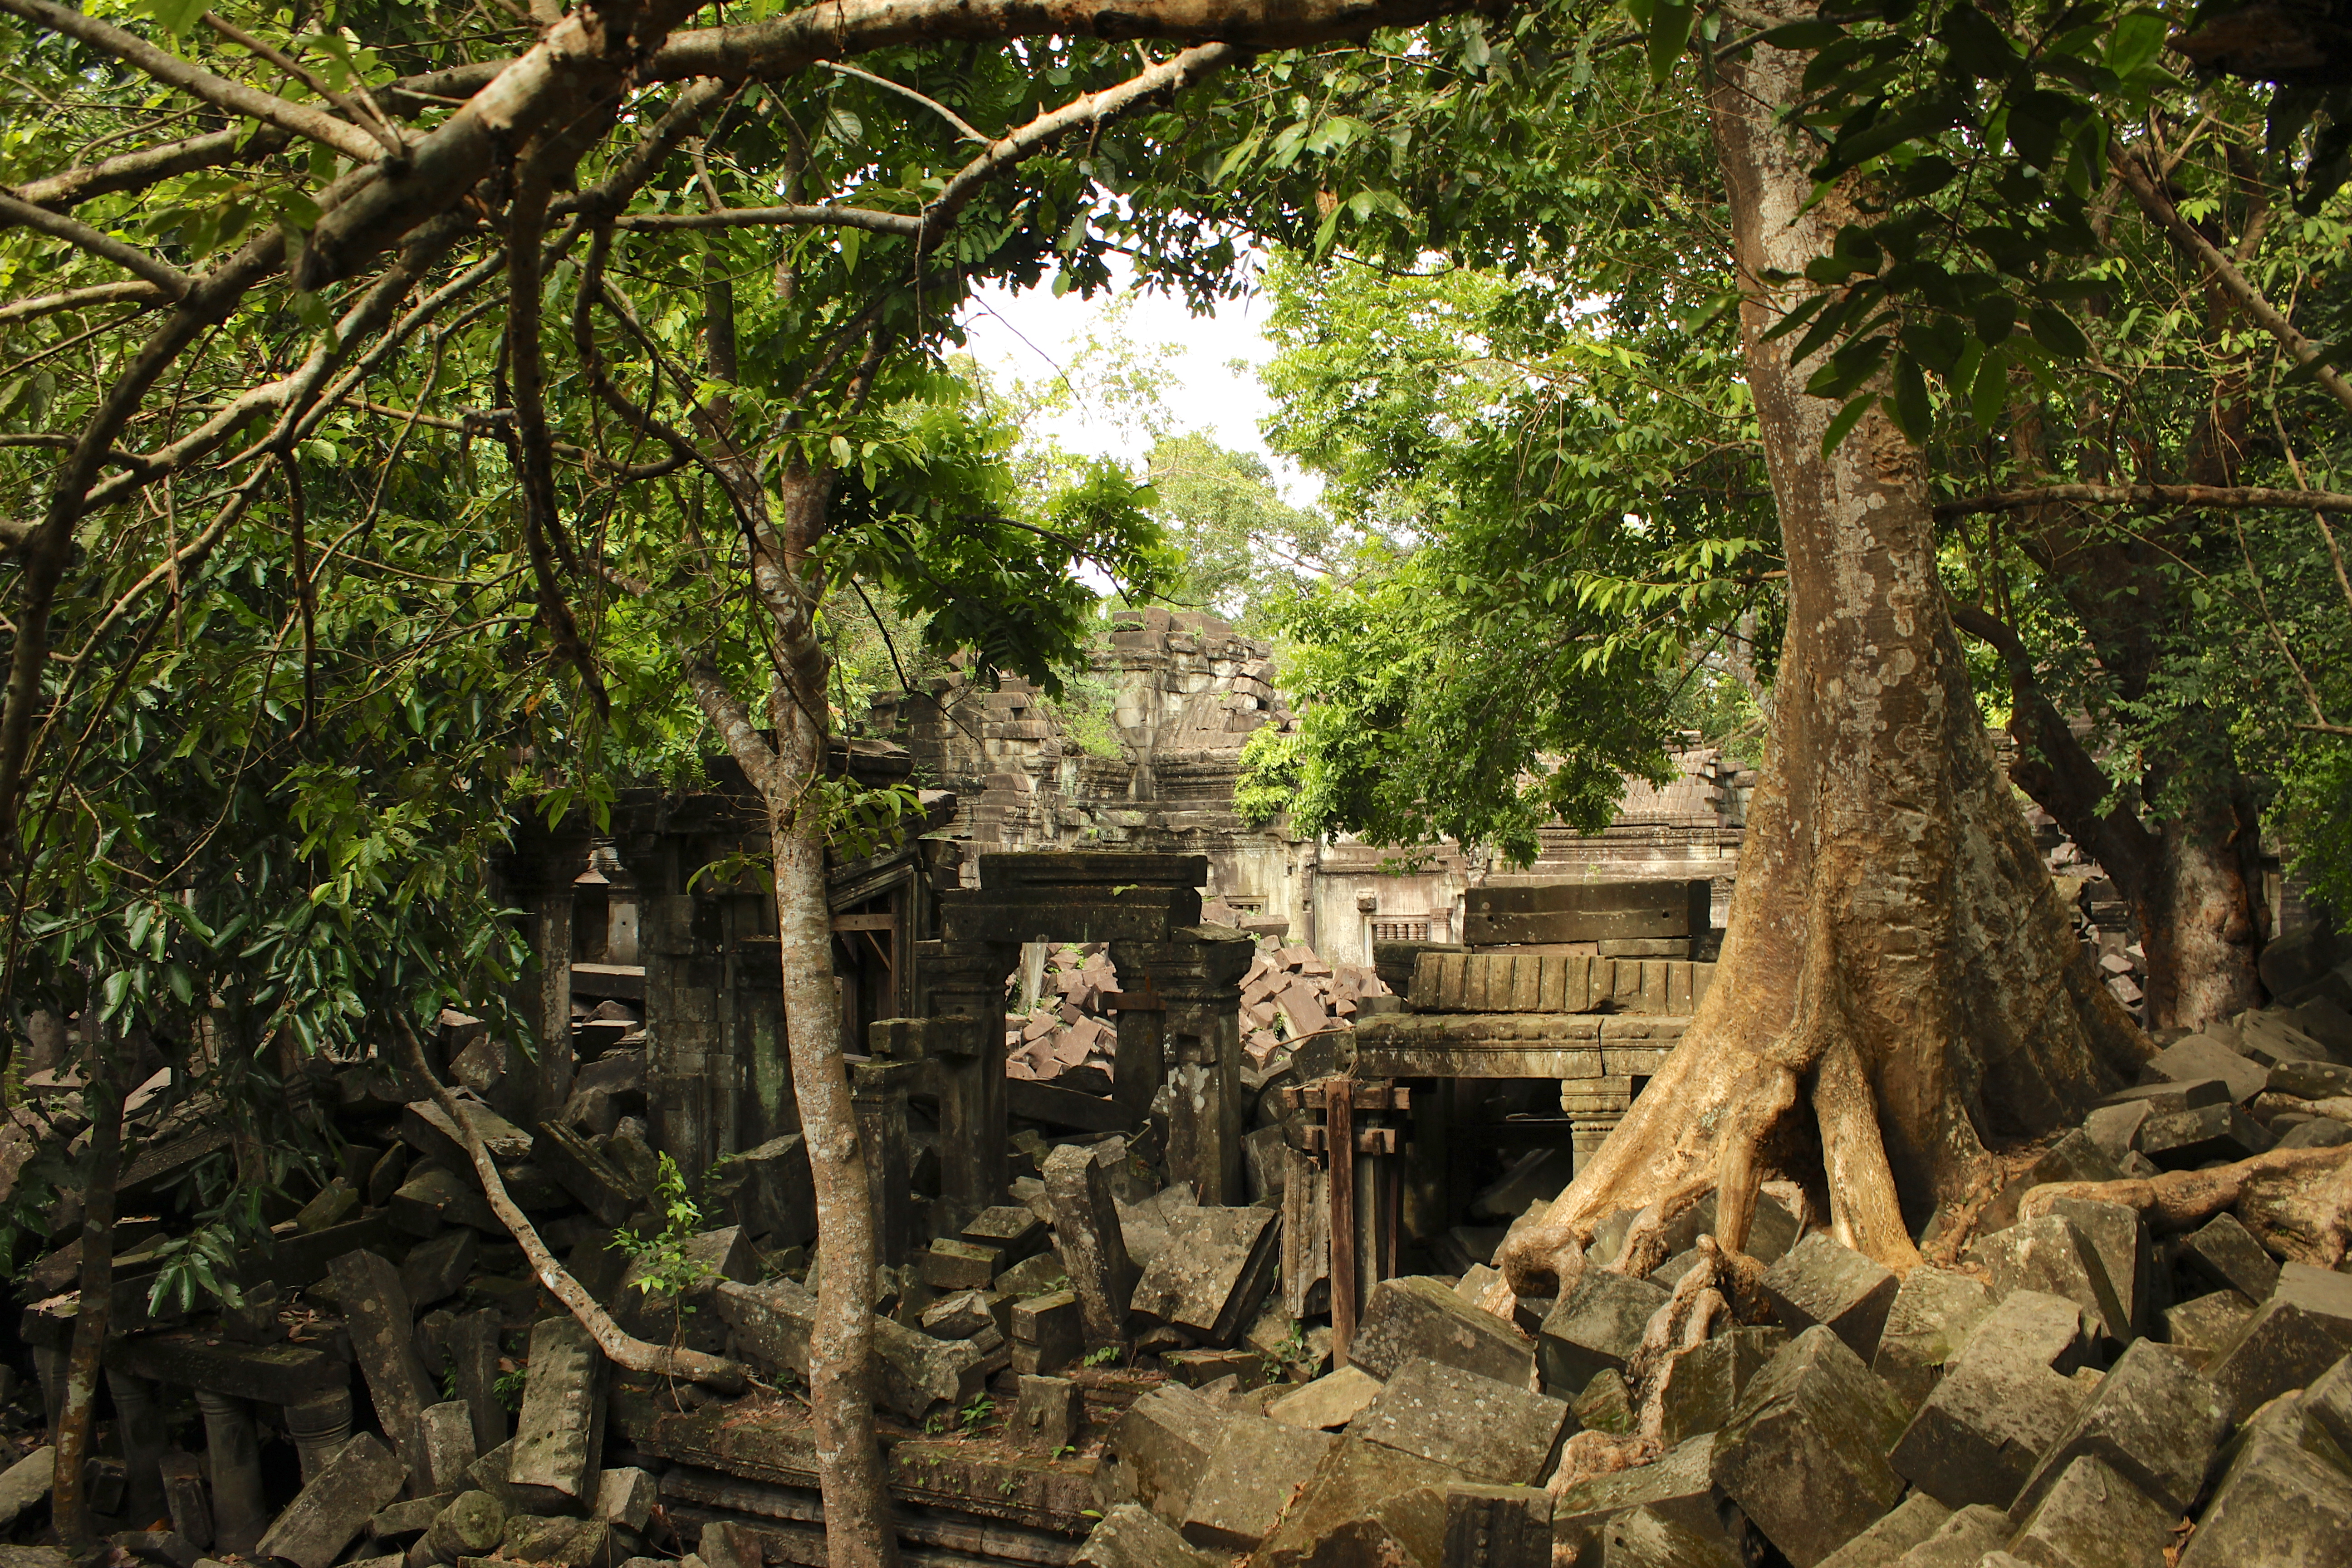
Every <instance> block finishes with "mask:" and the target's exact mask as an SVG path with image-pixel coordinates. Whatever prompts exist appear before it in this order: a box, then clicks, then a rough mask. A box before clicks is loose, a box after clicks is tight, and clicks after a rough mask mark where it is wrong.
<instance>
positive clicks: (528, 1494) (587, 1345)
mask: <svg viewBox="0 0 2352 1568" xmlns="http://www.w3.org/2000/svg"><path fill="white" fill-rule="evenodd" d="M605 1367H606V1363H605V1361H604V1352H602V1351H600V1350H598V1349H597V1348H596V1342H595V1341H593V1340H592V1339H590V1338H589V1337H588V1331H587V1330H586V1329H584V1328H583V1327H582V1326H581V1325H580V1323H579V1321H577V1320H576V1319H574V1318H572V1317H570V1316H569V1315H566V1316H564V1317H561V1318H543V1319H541V1321H539V1322H538V1323H536V1324H534V1325H532V1328H531V1331H530V1377H529V1379H528V1380H527V1381H526V1382H525V1383H524V1384H523V1390H522V1411H521V1413H520V1415H518V1416H517V1417H516V1418H515V1436H514V1447H512V1449H510V1450H509V1453H508V1456H507V1484H508V1485H509V1486H510V1487H512V1488H513V1489H514V1490H515V1491H516V1493H517V1494H519V1495H520V1496H521V1497H524V1498H527V1499H532V1500H541V1501H543V1503H544V1505H545V1506H547V1507H549V1508H550V1509H556V1508H564V1507H584V1506H585V1505H586V1504H588V1503H590V1502H593V1500H595V1497H596V1477H597V1472H598V1471H599V1470H600V1469H601V1468H603V1466H604V1379H605Z"/></svg>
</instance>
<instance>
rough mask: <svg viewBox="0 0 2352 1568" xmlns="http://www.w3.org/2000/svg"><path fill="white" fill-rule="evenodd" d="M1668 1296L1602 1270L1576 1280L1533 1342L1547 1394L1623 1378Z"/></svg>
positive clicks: (1644, 1281) (1640, 1281)
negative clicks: (1598, 1378)
mask: <svg viewBox="0 0 2352 1568" xmlns="http://www.w3.org/2000/svg"><path fill="white" fill-rule="evenodd" d="M1787 1261H1788V1259H1787V1258H1783V1259H1781V1262H1783V1263H1785V1262H1787ZM1667 1296H1668V1292H1667V1291H1666V1290H1664V1289H1662V1288H1660V1287H1658V1286H1656V1285H1653V1284H1651V1283H1650V1282H1649V1281H1648V1280H1647V1279H1633V1278H1632V1277H1631V1276H1629V1275H1624V1274H1612V1273H1611V1272H1610V1271H1609V1270H1608V1269H1605V1268H1587V1269H1586V1270H1585V1271H1584V1272H1583V1273H1581V1274H1580V1275H1578V1276H1577V1277H1576V1283H1575V1284H1574V1285H1572V1286H1570V1288H1569V1291H1568V1294H1566V1295H1564V1296H1562V1297H1561V1298H1560V1299H1559V1304H1558V1305H1556V1306H1554V1307H1553V1308H1552V1310H1551V1312H1550V1314H1549V1316H1548V1317H1546V1318H1545V1319H1544V1322H1543V1329H1542V1331H1541V1332H1539V1333H1538V1334H1537V1336H1536V1361H1537V1364H1538V1367H1539V1368H1540V1369H1541V1370H1542V1373H1543V1384H1544V1388H1545V1390H1546V1391H1547V1392H1549V1393H1551V1394H1558V1395H1559V1396H1560V1397H1562V1398H1569V1397H1572V1396H1574V1395H1575V1394H1580V1393H1581V1392H1583V1389H1584V1385H1585V1384H1588V1383H1590V1382H1591V1380H1592V1377H1593V1374H1594V1373H1599V1372H1602V1371H1610V1372H1622V1371H1623V1370H1624V1369H1625V1362H1626V1359H1627V1358H1628V1357H1630V1356H1631V1355H1633V1352H1635V1351H1636V1350H1638V1349H1640V1348H1641V1344H1642V1334H1643V1331H1644V1330H1646V1329H1647V1328H1648V1327H1649V1324H1650V1320H1651V1318H1652V1317H1654V1316H1655V1315H1656V1313H1657V1310H1658V1309H1659V1308H1661V1307H1663V1306H1664V1305H1665V1304H1666V1300H1667ZM1487 1316H1489V1317H1491V1316H1492V1314H1491V1313H1490V1314H1487Z"/></svg>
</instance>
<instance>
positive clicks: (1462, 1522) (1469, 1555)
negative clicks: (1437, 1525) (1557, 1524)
mask: <svg viewBox="0 0 2352 1568" xmlns="http://www.w3.org/2000/svg"><path fill="white" fill-rule="evenodd" d="M1444 1561H1445V1568H1453V1565H1454V1564H1455V1563H1465V1564H1471V1565H1474V1568H1551V1494H1550V1493H1549V1492H1547V1491H1545V1490H1544V1489H1543V1488H1541V1487H1498V1486H1470V1485H1458V1486H1450V1487H1447V1488H1446V1489H1445V1559H1444Z"/></svg>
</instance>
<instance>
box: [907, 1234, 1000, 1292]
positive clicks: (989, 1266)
mask: <svg viewBox="0 0 2352 1568" xmlns="http://www.w3.org/2000/svg"><path fill="white" fill-rule="evenodd" d="M1004 1261H1005V1259H1004V1254H1003V1252H1002V1251H1001V1250H999V1249H998V1248H996V1247H982V1246H981V1245H979V1244H977V1243H974V1242H970V1241H966V1240H964V1239H963V1238H962V1237H957V1236H943V1237H938V1238H937V1239H935V1240H934V1241H933V1242H932V1243H931V1246H930V1250H929V1251H928V1252H926V1253H924V1254H923V1283H924V1284H926V1285H929V1287H930V1288H931V1289H934V1290H985V1289H988V1288H989V1287H990V1286H991V1285H992V1284H994V1283H995V1281H996V1273H997V1270H998V1269H999V1268H1002V1267H1003V1264H1004Z"/></svg>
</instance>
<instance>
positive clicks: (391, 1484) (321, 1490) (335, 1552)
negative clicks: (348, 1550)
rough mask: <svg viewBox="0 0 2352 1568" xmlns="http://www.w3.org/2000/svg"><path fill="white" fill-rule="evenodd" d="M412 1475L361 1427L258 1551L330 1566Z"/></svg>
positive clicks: (300, 1566) (303, 1564) (301, 1564)
mask: <svg viewBox="0 0 2352 1568" xmlns="http://www.w3.org/2000/svg"><path fill="white" fill-rule="evenodd" d="M378 1261H382V1260H381V1259H379V1260H378ZM386 1267H387V1268H389V1267H390V1266H389V1265H386ZM407 1479H408V1471H407V1468H406V1467H405V1466H404V1465H402V1464H401V1462H400V1460H399V1459H398V1458H395V1457H394V1455H393V1453H392V1451H391V1450H390V1449H388V1448H386V1447H384V1446H383V1444H382V1443H380V1442H378V1441H377V1440H376V1439H375V1437H374V1436H373V1435H372V1434H369V1433H366V1432H362V1433H361V1434H359V1435H358V1436H355V1437H352V1438H350V1439H349V1440H347V1441H346V1442H345V1443H344V1444H343V1446H342V1447H341V1448H339V1449H337V1450H336V1451H335V1457H334V1458H331V1459H330V1460H328V1461H327V1463H326V1464H325V1466H324V1467H322V1468H320V1471H319V1473H318V1474H317V1475H315V1476H313V1477H311V1478H310V1480H309V1481H308V1482H307V1483H306V1484H305V1485H304V1486H303V1488H302V1489H301V1490H300V1491H299V1492H297V1493H296V1494H295V1496H294V1500H293V1501H292V1502H290V1503H289V1504H288V1505H287V1506H286V1510H285V1511H284V1512H283V1513H280V1514H279V1515H278V1520H277V1522H276V1523H274V1524H272V1525H271V1526H270V1527H269V1529H268V1531H267V1532H266V1533H264V1534H263V1536H262V1538H261V1543H260V1544H259V1545H258V1546H257V1547H256V1548H255V1553H256V1555H257V1556H262V1557H282V1558H284V1559H285V1560H286V1561H287V1562H289V1563H293V1564H295V1568H329V1565H330V1564H331V1563H333V1562H334V1561H335V1559H337V1558H338V1557H340V1556H341V1555H342V1552H343V1548H344V1547H346V1546H349V1545H350V1544H351V1543H352V1542H353V1541H354V1540H356V1539H358V1536H359V1533H360V1531H362V1529H364V1528H365V1527H366V1525H367V1521H369V1520H370V1519H371V1518H373V1517H374V1514H375V1512H376V1510H378V1509H380V1508H382V1507H383V1505H384V1504H386V1503H388V1502H390V1501H391V1500H393V1499H394V1498H396V1497H398V1496H399V1495H400V1489H401V1487H402V1485H403V1484H404V1483H405V1482H406V1480H407Z"/></svg>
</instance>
